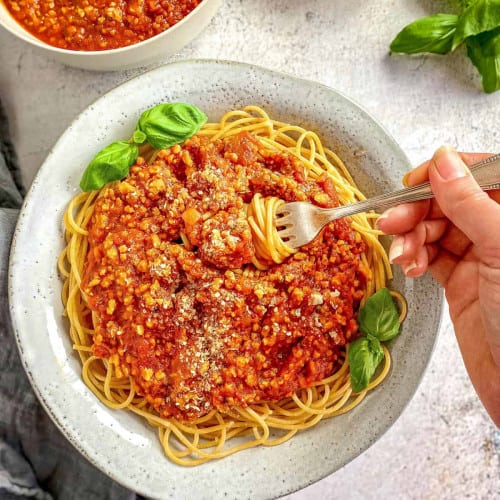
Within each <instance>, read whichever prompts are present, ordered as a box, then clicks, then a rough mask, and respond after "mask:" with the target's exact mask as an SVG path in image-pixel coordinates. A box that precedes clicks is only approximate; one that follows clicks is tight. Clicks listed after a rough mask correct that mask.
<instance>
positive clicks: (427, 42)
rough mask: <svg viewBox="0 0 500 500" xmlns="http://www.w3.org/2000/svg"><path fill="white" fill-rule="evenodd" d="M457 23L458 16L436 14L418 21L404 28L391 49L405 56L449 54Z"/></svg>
mask: <svg viewBox="0 0 500 500" xmlns="http://www.w3.org/2000/svg"><path fill="white" fill-rule="evenodd" d="M457 22H458V16H456V15H454V14H434V15H433V16H428V17H424V18H422V19H417V20H416V21H414V22H413V23H411V24H409V25H408V26H406V28H403V30H402V31H401V32H400V33H399V34H398V35H397V36H396V38H395V39H394V40H393V41H392V43H391V46H390V49H391V50H392V52H399V53H404V54H418V53H420V52H431V53H433V54H447V53H448V52H449V51H450V50H451V47H452V44H453V35H454V34H455V31H456V28H457Z"/></svg>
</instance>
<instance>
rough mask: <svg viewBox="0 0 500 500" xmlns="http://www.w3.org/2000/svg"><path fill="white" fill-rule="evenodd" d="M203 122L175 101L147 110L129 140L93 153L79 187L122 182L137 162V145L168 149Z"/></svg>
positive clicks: (204, 118) (191, 109)
mask: <svg viewBox="0 0 500 500" xmlns="http://www.w3.org/2000/svg"><path fill="white" fill-rule="evenodd" d="M206 121H207V116H206V115H205V113H203V111H201V110H200V109H198V108H197V107H196V106H194V105H192V104H185V103H180V102H175V103H166V104H158V105H157V106H153V107H152V108H149V109H147V110H146V111H144V112H143V113H142V114H141V116H140V118H139V121H138V122H137V125H136V128H135V131H134V134H133V136H132V138H131V139H130V140H129V141H117V142H113V143H112V144H110V145H109V146H106V147H105V148H104V149H102V150H101V151H99V153H97V155H96V156H95V157H94V158H93V159H92V161H91V162H90V163H89V164H88V165H87V168H86V169H85V171H84V173H83V176H82V180H81V181H80V188H81V189H82V191H92V190H94V189H100V188H101V187H102V186H104V185H105V184H107V183H108V182H112V181H117V180H120V179H123V178H124V177H125V176H126V175H127V174H128V172H129V170H130V167H131V166H132V165H133V164H134V163H135V161H136V160H137V156H138V154H139V145H140V144H143V143H145V142H148V143H149V144H150V145H151V146H153V148H155V149H165V148H169V147H171V146H174V145H175V144H180V143H181V142H184V141H185V140H186V139H189V137H191V136H192V135H194V134H196V132H198V130H200V128H201V127H202V126H203V124H204V123H205V122H206Z"/></svg>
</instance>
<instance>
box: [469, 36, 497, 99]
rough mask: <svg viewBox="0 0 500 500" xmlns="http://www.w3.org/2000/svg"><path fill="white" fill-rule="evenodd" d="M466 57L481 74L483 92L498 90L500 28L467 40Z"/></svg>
mask: <svg viewBox="0 0 500 500" xmlns="http://www.w3.org/2000/svg"><path fill="white" fill-rule="evenodd" d="M466 45H467V55H468V56H469V59H470V60H471V61H472V63H473V64H474V66H475V67H476V68H477V69H478V71H479V73H480V74H481V78H482V83H483V90H484V91H485V92H488V93H491V92H495V91H496V90H500V26H499V27H498V28H496V29H494V30H492V31H488V32H486V33H481V34H480V35H476V36H472V37H470V38H468V39H467V41H466Z"/></svg>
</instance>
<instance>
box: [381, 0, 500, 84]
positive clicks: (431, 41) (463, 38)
mask: <svg viewBox="0 0 500 500" xmlns="http://www.w3.org/2000/svg"><path fill="white" fill-rule="evenodd" d="M461 3H462V12H461V13H460V15H455V14H433V15H431V16H428V17H424V18H422V19H417V20H416V21H414V22H413V23H411V24H409V25H408V26H406V27H405V28H403V30H402V31H400V32H399V33H398V35H397V36H396V37H395V39H394V40H393V41H392V43H391V45H390V49H391V51H392V52H397V53H402V54H417V53H423V52H427V53H434V54H448V53H450V52H453V51H454V50H456V49H457V47H459V46H460V45H462V44H465V45H466V47H467V55H468V57H469V59H470V60H471V61H472V63H473V64H474V66H475V67H476V68H477V70H478V71H479V74H480V75H481V79H482V85H483V90H484V91H485V92H488V93H491V92H495V91H496V90H499V89H500V0H469V1H462V2H461Z"/></svg>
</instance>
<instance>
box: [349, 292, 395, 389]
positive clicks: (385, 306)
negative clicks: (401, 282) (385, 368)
mask: <svg viewBox="0 0 500 500" xmlns="http://www.w3.org/2000/svg"><path fill="white" fill-rule="evenodd" d="M358 323H359V329H360V331H361V333H363V334H364V336H363V337H360V338H358V339H356V340H355V341H354V342H352V343H351V344H350V345H349V347H348V350H347V356H348V359H349V369H350V377H351V386H352V390H353V391H354V392H360V391H362V390H364V389H366V387H367V386H368V384H369V383H370V380H371V378H372V377H373V375H374V373H375V370H376V369H377V366H378V365H379V364H380V362H381V361H382V360H383V359H384V351H383V349H382V346H381V344H380V343H381V342H387V341H389V340H391V339H393V338H394V337H396V336H397V335H398V334H399V330H400V324H399V313H398V310H397V308H396V305H395V304H394V300H393V299H392V296H391V293H390V292H389V290H388V289H387V288H382V289H380V290H379V291H378V292H376V293H374V294H373V295H372V296H371V297H370V298H369V299H368V300H367V301H366V303H365V304H364V306H363V307H362V308H361V309H360V311H359V315H358Z"/></svg>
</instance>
